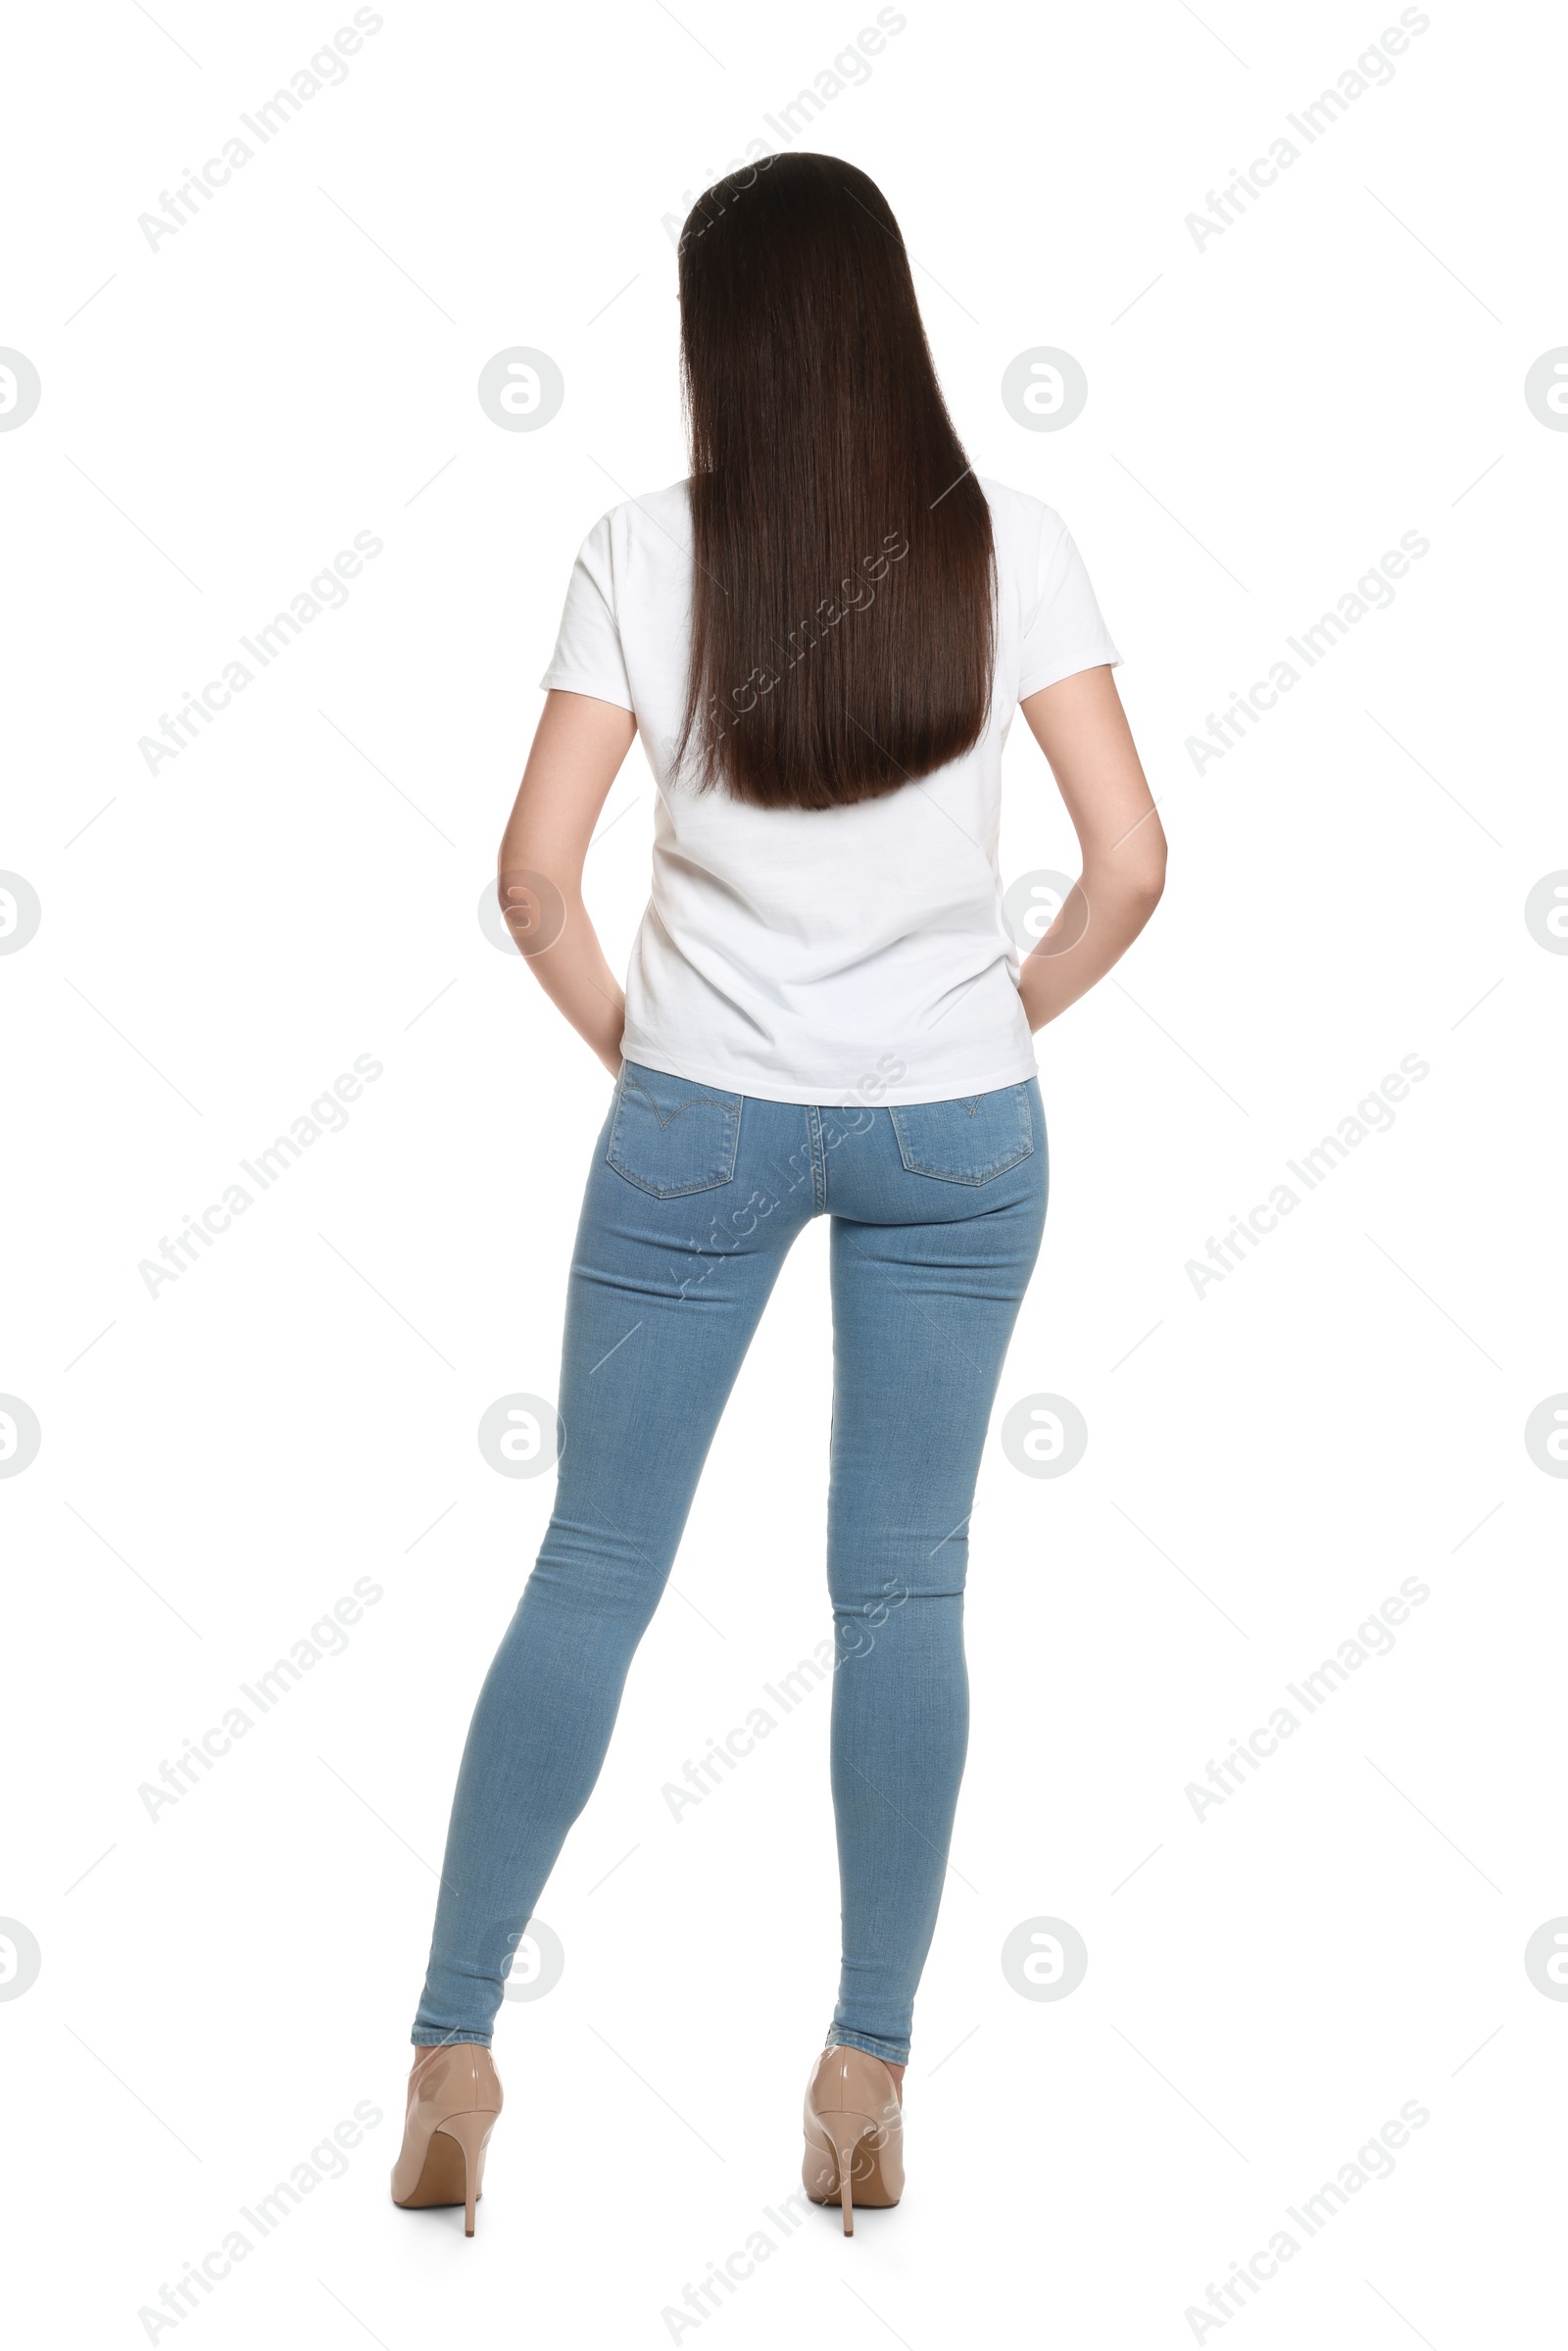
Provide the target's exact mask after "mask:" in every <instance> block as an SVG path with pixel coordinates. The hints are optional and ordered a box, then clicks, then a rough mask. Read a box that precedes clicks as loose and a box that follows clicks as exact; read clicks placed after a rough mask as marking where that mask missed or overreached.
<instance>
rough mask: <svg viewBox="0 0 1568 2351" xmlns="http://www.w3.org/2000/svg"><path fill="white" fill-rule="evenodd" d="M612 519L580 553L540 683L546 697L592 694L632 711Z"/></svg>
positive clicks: (602, 524)
mask: <svg viewBox="0 0 1568 2351" xmlns="http://www.w3.org/2000/svg"><path fill="white" fill-rule="evenodd" d="M610 525H611V517H610V515H609V514H606V515H604V516H603V517H602V518H601V519H600V520H599V521H598V522H596V523H595V524H594V527H593V529H592V530H591V531H590V532H589V533H588V536H587V538H586V539H584V541H583V543H582V546H581V548H580V549H579V550H578V554H577V561H576V562H575V563H573V564H572V567H571V577H570V579H569V580H568V581H567V583H566V602H565V607H564V611H563V612H562V615H561V628H560V631H559V633H558V635H557V637H556V650H555V652H554V654H553V655H552V657H551V661H550V666H549V668H548V669H547V670H546V671H545V673H544V676H543V677H542V678H541V679H540V680H539V683H540V685H541V686H543V687H544V688H545V689H546V690H547V691H548V690H549V689H550V688H551V687H553V686H562V687H564V689H565V690H566V692H567V693H570V694H591V695H593V696H594V698H595V700H596V701H599V702H613V703H618V704H619V706H620V708H621V709H622V710H632V709H633V708H634V705H633V703H632V698H631V684H630V681H629V679H628V678H627V675H626V657H625V654H624V652H623V651H622V649H621V642H620V629H619V627H618V625H617V623H616V620H615V582H614V563H613V550H612V546H611V536H610Z"/></svg>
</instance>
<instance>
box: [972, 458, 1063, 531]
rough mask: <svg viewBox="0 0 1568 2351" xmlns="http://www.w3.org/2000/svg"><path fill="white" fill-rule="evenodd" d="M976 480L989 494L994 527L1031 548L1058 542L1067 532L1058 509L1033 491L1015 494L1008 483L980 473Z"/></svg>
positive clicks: (1021, 491) (986, 495)
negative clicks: (1014, 535)
mask: <svg viewBox="0 0 1568 2351" xmlns="http://www.w3.org/2000/svg"><path fill="white" fill-rule="evenodd" d="M975 479H976V480H977V481H978V482H979V484H980V487H981V489H982V490H983V491H984V492H985V497H986V504H987V506H989V507H990V509H991V515H992V521H993V523H994V524H997V525H1000V526H1001V527H1002V528H1004V529H1007V530H1010V531H1012V532H1014V533H1016V534H1018V535H1019V536H1020V537H1021V538H1023V539H1025V540H1027V541H1028V543H1029V544H1030V546H1031V547H1038V546H1039V545H1040V543H1041V541H1042V539H1055V538H1058V537H1059V536H1060V535H1061V534H1062V532H1064V531H1065V530H1066V527H1067V525H1066V523H1065V522H1063V520H1062V518H1061V516H1060V515H1059V514H1057V512H1056V510H1055V508H1054V506H1048V505H1047V504H1046V502H1045V500H1044V499H1043V498H1036V497H1035V495H1034V494H1033V492H1032V491H1030V490H1015V489H1014V488H1013V487H1012V486H1011V484H1010V483H1008V482H1004V481H993V480H992V479H991V477H990V476H989V474H984V473H977V474H976V476H975Z"/></svg>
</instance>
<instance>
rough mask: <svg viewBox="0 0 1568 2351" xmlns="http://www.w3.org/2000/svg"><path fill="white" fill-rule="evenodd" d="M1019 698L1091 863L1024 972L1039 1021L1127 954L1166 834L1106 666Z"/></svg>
mask: <svg viewBox="0 0 1568 2351" xmlns="http://www.w3.org/2000/svg"><path fill="white" fill-rule="evenodd" d="M1018 708H1019V709H1020V710H1022V712H1023V714H1024V716H1025V717H1026V718H1027V719H1028V721H1029V727H1030V731H1031V733H1032V734H1033V735H1034V738H1035V741H1036V742H1037V743H1038V744H1039V746H1040V748H1041V750H1042V751H1043V752H1044V753H1045V755H1046V758H1047V759H1048V760H1049V761H1050V762H1051V772H1052V774H1053V775H1054V777H1055V779H1056V784H1057V788H1058V790H1059V791H1060V793H1061V797H1062V800H1063V801H1064V802H1065V804H1066V808H1067V813H1068V815H1069V816H1070V817H1071V819H1072V827H1073V831H1074V832H1075V833H1076V834H1077V836H1078V847H1079V850H1080V852H1081V854H1082V857H1083V870H1082V872H1081V873H1080V874H1079V876H1078V879H1077V881H1076V882H1075V883H1074V884H1073V886H1072V889H1071V890H1070V891H1069V892H1068V894H1067V897H1066V898H1065V899H1064V900H1063V902H1062V905H1061V906H1060V908H1059V909H1058V911H1057V914H1056V918H1055V920H1054V922H1053V924H1052V925H1051V928H1050V929H1049V930H1048V931H1047V932H1046V933H1045V935H1044V936H1043V937H1042V939H1041V940H1040V942H1039V944H1038V945H1037V946H1036V947H1034V948H1033V949H1032V950H1031V951H1030V953H1029V955H1027V956H1026V957H1025V959H1024V964H1023V970H1022V973H1021V976H1020V978H1019V982H1018V993H1019V995H1020V996H1021V997H1022V998H1023V1007H1024V1011H1025V1012H1026V1014H1027V1015H1028V1019H1029V1026H1030V1027H1031V1029H1039V1028H1044V1026H1045V1024H1046V1022H1047V1021H1048V1020H1054V1019H1055V1017H1056V1015H1057V1013H1058V1012H1064V1011H1065V1010H1066V1008H1067V1006H1068V1005H1069V1004H1074V1003H1076V1001H1077V999H1078V998H1079V997H1080V996H1083V995H1084V994H1086V992H1087V991H1088V990H1089V989H1091V988H1092V987H1093V986H1094V984H1095V982H1096V981H1097V980H1100V979H1103V978H1104V976H1105V973H1106V972H1107V971H1108V970H1109V969H1110V967H1111V965H1112V964H1113V963H1115V962H1117V961H1118V960H1119V959H1120V957H1121V956H1122V955H1125V954H1126V952H1127V950H1128V948H1129V947H1131V945H1132V943H1133V941H1134V940H1135V939H1136V938H1137V936H1138V934H1139V932H1140V931H1141V930H1142V929H1143V927H1144V925H1145V923H1146V922H1147V921H1148V920H1149V917H1150V915H1151V914H1152V912H1153V911H1154V908H1155V906H1157V905H1158V904H1159V896H1160V892H1161V891H1162V890H1163V889H1164V887H1165V834H1164V830H1163V827H1162V826H1161V824H1160V821H1159V818H1158V816H1157V815H1156V814H1155V812H1154V802H1153V797H1152V794H1151V792H1150V789H1149V783H1148V779H1147V777H1146V776H1145V774H1144V770H1143V766H1142V764H1141V762H1140V760H1139V758H1138V752H1137V749H1136V747H1135V746H1134V743H1133V738H1132V730H1131V728H1130V727H1129V726H1128V724H1127V714H1126V712H1125V710H1123V709H1122V707H1121V697H1120V695H1119V694H1118V693H1117V691H1116V681H1115V679H1114V678H1113V677H1112V675H1111V673H1110V670H1109V668H1108V667H1105V666H1102V667H1100V668H1096V669H1081V670H1079V671H1078V673H1077V675H1076V676H1074V677H1064V678H1062V679H1061V680H1060V681H1059V683H1058V684H1056V685H1054V686H1045V687H1043V688H1042V689H1041V691H1040V692H1039V693H1038V694H1031V695H1030V697H1029V699H1028V701H1027V702H1021V703H1020V704H1019V705H1018Z"/></svg>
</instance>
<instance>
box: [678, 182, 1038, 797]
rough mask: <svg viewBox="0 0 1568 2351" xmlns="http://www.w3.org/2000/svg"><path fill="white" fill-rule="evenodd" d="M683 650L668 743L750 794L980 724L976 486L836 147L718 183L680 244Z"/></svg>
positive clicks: (866, 199) (932, 756) (986, 689)
mask: <svg viewBox="0 0 1568 2351" xmlns="http://www.w3.org/2000/svg"><path fill="white" fill-rule="evenodd" d="M680 308H681V362H682V373H683V378H684V390H685V397H686V412H687V419H688V424H689V429H690V435H691V471H692V484H691V504H692V523H693V553H694V558H695V561H694V565H693V574H692V656H691V672H690V679H689V684H688V690H687V700H686V709H685V714H684V718H683V722H682V726H681V731H680V734H679V737H678V739H677V743H676V747H675V758H676V759H677V760H679V759H682V758H683V757H684V756H685V755H686V753H687V751H688V749H690V751H691V753H692V755H693V759H694V764H695V770H696V773H697V776H698V779H699V781H700V782H701V784H702V785H703V786H704V787H705V788H708V787H711V786H713V785H715V784H722V785H723V786H724V787H725V788H726V789H727V790H728V791H729V792H731V793H732V794H734V796H735V797H736V798H737V799H740V800H746V801H751V802H754V803H755V804H756V805H758V806H759V807H761V808H787V807H792V808H837V807H842V806H844V805H845V804H847V803H849V802H852V801H859V800H873V799H876V798H878V797H880V796H881V795H882V794H884V793H887V792H895V791H897V790H898V788H899V786H900V785H901V784H904V783H907V782H909V781H912V780H913V779H914V778H915V777H916V776H921V775H926V774H929V773H930V771H931V769H932V768H934V767H940V766H942V765H943V764H944V763H945V762H946V761H948V760H949V759H956V758H957V757H958V756H959V754H960V753H962V752H964V751H967V750H968V749H969V747H970V745H971V744H973V743H974V742H975V741H977V739H978V738H979V736H980V734H981V732H982V730H983V728H984V726H985V724H986V720H987V716H988V713H989V710H990V699H991V681H992V670H993V664H994V660H995V651H994V638H995V617H994V609H993V589H994V579H995V553H994V548H993V544H992V534H991V514H990V510H989V508H988V507H987V504H986V499H985V494H984V492H983V491H982V489H981V487H980V484H979V482H978V481H977V480H976V479H975V477H974V474H973V473H972V472H971V471H970V469H969V461H968V459H967V458H966V457H965V455H964V453H963V450H962V448H961V446H960V445H959V442H958V437H957V434H956V432H955V431H954V428H953V420H952V418H951V417H950V416H949V415H948V411H947V406H946V403H945V402H944V400H943V397H942V392H941V388H940V386H939V385H938V382H937V378H936V370H935V368H934V367H933V366H932V363H931V353H930V350H929V348H928V346H927V343H926V339H925V330H924V328H923V327H922V325H921V323H920V312H919V308H918V305H917V304H916V301H915V296H914V282H913V280H912V278H911V277H910V274H909V264H908V258H907V255H906V253H905V249H904V239H903V237H902V236H901V235H900V233H899V226H898V222H897V221H896V220H894V218H893V215H892V213H891V211H890V210H889V208H888V204H887V200H886V198H885V197H884V196H883V194H882V192H881V190H880V189H879V188H878V187H877V186H876V185H875V184H874V182H873V181H871V180H869V179H867V177H866V176H865V173H864V172H863V171H856V170H855V168H854V166H853V165H851V164H846V163H841V162H840V161H839V160H838V158H837V157H835V156H830V155H778V156H774V157H772V158H771V159H770V160H769V161H768V162H767V163H765V164H763V165H761V166H760V167H758V168H757V169H755V170H747V171H735V172H732V173H731V174H730V175H729V177H728V178H726V179H721V180H718V181H717V182H716V183H715V184H714V185H713V186H712V187H711V188H710V189H709V190H708V191H707V193H706V194H705V195H703V196H701V197H700V198H699V199H698V201H697V203H696V204H695V205H694V206H693V208H692V211H691V214H690V217H689V218H688V220H687V221H686V224H685V227H684V229H683V231H682V234H681V243H680Z"/></svg>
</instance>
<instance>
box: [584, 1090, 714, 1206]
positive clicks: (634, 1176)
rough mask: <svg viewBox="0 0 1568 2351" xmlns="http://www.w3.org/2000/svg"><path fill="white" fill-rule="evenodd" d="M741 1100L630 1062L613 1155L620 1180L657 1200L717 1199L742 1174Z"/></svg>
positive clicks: (614, 1132)
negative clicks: (696, 1195)
mask: <svg viewBox="0 0 1568 2351" xmlns="http://www.w3.org/2000/svg"><path fill="white" fill-rule="evenodd" d="M740 1134H741V1097H740V1095H738V1094H719V1093H716V1092H715V1091H714V1089H713V1088H712V1087H711V1086H699V1085H694V1084H693V1083H692V1081H691V1080H690V1079H689V1078H675V1077H669V1076H667V1075H666V1074H665V1072H664V1071H663V1070H662V1069H644V1068H643V1067H642V1065H641V1063H640V1062H636V1061H627V1062H625V1063H624V1064H623V1065H622V1068H621V1073H620V1093H619V1098H618V1100H617V1102H616V1104H615V1120H614V1124H613V1127H612V1128H611V1130H610V1149H609V1151H608V1152H607V1153H606V1156H607V1157H608V1159H609V1161H610V1164H611V1166H612V1167H613V1168H614V1170H615V1172H616V1174H617V1175H623V1176H624V1177H625V1179H626V1181H627V1183H628V1184H635V1185H636V1186H637V1189H638V1190H639V1192H651V1193H652V1194H653V1196H654V1198H655V1199H656V1200H679V1199H681V1197H682V1196H683V1195H684V1194H686V1193H688V1192H711V1191H712V1190H713V1189H714V1188H715V1186H717V1185H719V1184H727V1183H729V1182H730V1181H731V1179H732V1178H733V1176H734V1173H735V1151H736V1148H737V1146H738V1144H739V1142H740Z"/></svg>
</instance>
